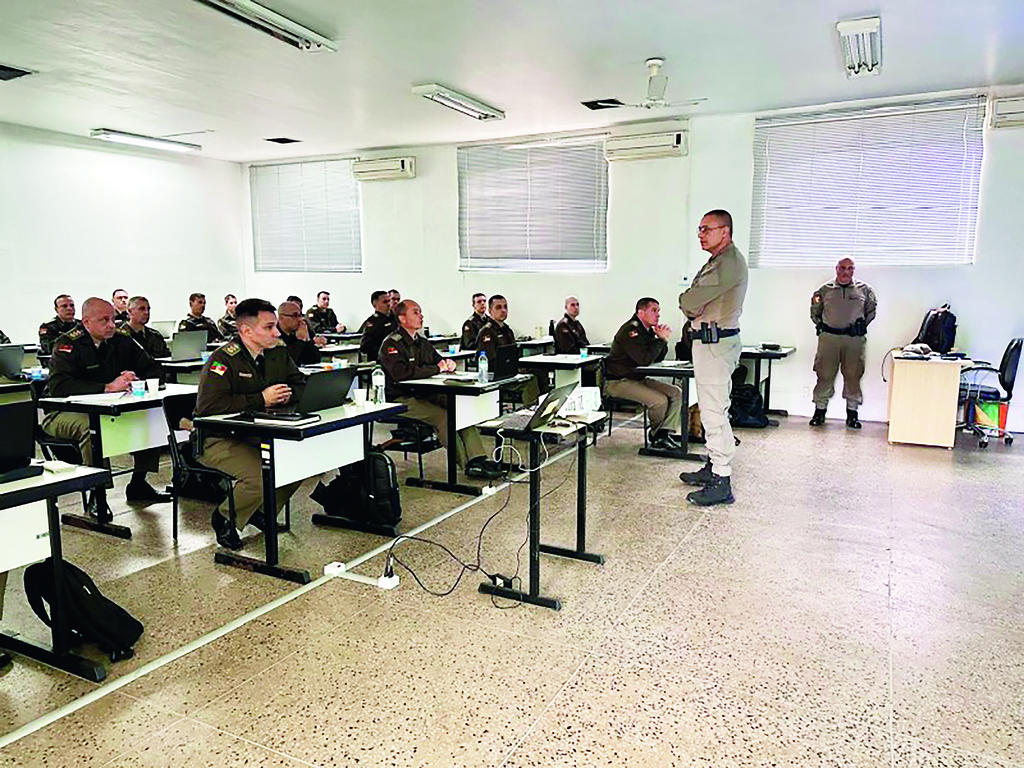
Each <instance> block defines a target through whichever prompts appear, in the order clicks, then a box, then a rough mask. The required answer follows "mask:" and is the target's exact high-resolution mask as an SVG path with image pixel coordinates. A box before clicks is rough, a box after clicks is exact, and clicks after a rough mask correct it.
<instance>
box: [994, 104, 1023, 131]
mask: <svg viewBox="0 0 1024 768" xmlns="http://www.w3.org/2000/svg"><path fill="white" fill-rule="evenodd" d="M988 124H989V127H990V128H1021V127H1024V96H1022V97H1016V98H1006V99H992V100H991V101H990V102H989V105H988Z"/></svg>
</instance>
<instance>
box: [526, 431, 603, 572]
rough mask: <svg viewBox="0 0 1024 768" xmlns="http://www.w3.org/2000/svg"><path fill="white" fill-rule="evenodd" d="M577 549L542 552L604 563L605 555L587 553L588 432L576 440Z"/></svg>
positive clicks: (544, 548)
mask: <svg viewBox="0 0 1024 768" xmlns="http://www.w3.org/2000/svg"><path fill="white" fill-rule="evenodd" d="M576 454H577V457H576V461H577V462H578V463H577V465H576V549H566V548H565V547H555V546H552V545H551V544H541V545H540V551H541V552H543V553H544V554H546V555H558V556H559V557H571V558H572V559H574V560H585V561H586V562H588V563H598V564H603V563H604V555H596V554H594V553H592V552H587V431H586V429H584V430H583V431H582V435H581V436H580V435H578V436H577V439H576Z"/></svg>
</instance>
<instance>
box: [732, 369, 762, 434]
mask: <svg viewBox="0 0 1024 768" xmlns="http://www.w3.org/2000/svg"><path fill="white" fill-rule="evenodd" d="M746 381H747V366H745V365H737V366H736V370H734V371H733V372H732V393H731V395H730V402H729V424H730V425H731V426H734V427H747V428H750V429H764V428H765V427H767V426H768V425H769V424H770V423H771V422H770V421H769V419H768V417H767V416H766V415H765V413H764V398H763V397H761V391H760V389H759V388H758V386H757V385H756V384H747V383H746Z"/></svg>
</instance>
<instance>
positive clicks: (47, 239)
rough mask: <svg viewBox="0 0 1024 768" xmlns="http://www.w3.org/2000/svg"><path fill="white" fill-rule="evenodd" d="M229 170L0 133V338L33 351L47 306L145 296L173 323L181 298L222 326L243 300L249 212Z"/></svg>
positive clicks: (50, 136) (235, 172)
mask: <svg viewBox="0 0 1024 768" xmlns="http://www.w3.org/2000/svg"><path fill="white" fill-rule="evenodd" d="M241 180H242V167H241V166H240V165H238V164H237V163H226V162H219V161H214V160H204V159H201V158H197V157H183V156H180V155H172V154H169V153H166V152H156V151H147V150H134V149H130V148H123V147H119V146H116V145H111V144H104V143H103V142H99V141H93V140H89V139H84V138H79V137H75V136H69V135H66V134H58V133H50V132H46V131H38V130H34V129H30V128H22V127H19V126H13V125H5V124H0V269H2V274H3V275H4V277H5V278H6V280H7V285H6V291H5V301H4V306H3V310H0V328H2V329H3V330H4V331H5V332H6V333H7V335H8V336H10V337H11V338H12V339H13V340H15V341H19V342H34V341H36V339H37V333H36V332H37V329H38V328H39V324H40V323H42V322H44V321H46V320H48V319H50V318H52V317H53V314H54V312H53V298H54V296H56V295H57V294H59V293H70V294H71V296H72V297H73V298H74V299H75V302H76V305H77V306H78V307H79V308H81V305H82V302H83V301H84V300H85V299H86V298H88V297H89V296H92V295H96V296H101V297H103V298H106V299H109V298H110V294H111V292H112V291H113V290H114V289H115V288H124V289H125V290H127V291H128V292H129V293H130V294H132V295H134V294H136V293H143V294H145V295H146V296H147V297H148V298H149V299H150V302H151V303H152V305H153V318H154V319H155V320H160V319H180V318H182V317H184V316H185V314H186V313H187V312H188V294H189V293H192V292H193V291H199V292H202V293H206V294H207V297H208V302H209V305H210V307H211V312H210V314H213V315H214V316H219V314H220V310H221V301H222V298H223V296H224V294H225V293H228V292H229V291H230V292H234V293H239V292H241V289H242V288H243V268H242V263H243V257H242V253H243V252H242V248H243V237H242V233H243V229H244V222H245V211H247V210H248V198H247V192H246V191H245V190H244V189H243V187H242V186H241Z"/></svg>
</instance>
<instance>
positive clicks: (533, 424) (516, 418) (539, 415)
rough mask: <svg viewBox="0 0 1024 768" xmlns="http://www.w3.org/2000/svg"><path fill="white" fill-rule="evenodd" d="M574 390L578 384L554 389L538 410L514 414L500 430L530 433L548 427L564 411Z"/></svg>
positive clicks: (541, 402)
mask: <svg viewBox="0 0 1024 768" xmlns="http://www.w3.org/2000/svg"><path fill="white" fill-rule="evenodd" d="M574 389H576V382H573V383H572V384H566V385H565V386H564V387H556V388H555V389H552V390H551V391H550V392H548V394H547V396H546V397H545V398H544V399H543V400H541V401H540V404H539V405H538V406H537V408H536V410H534V411H532V412H529V411H527V412H521V413H514V414H512V415H511V416H509V417H508V418H507V419H505V420H504V421H502V422H501V426H500V427H499V429H508V430H512V431H514V432H529V431H530V430H533V429H538V428H540V427H543V426H545V425H547V424H548V423H549V422H550V421H551V420H552V419H553V418H555V416H556V415H557V414H558V412H559V411H560V410H562V406H563V405H565V401H566V400H568V399H569V395H571V394H572V391H573V390H574Z"/></svg>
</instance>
